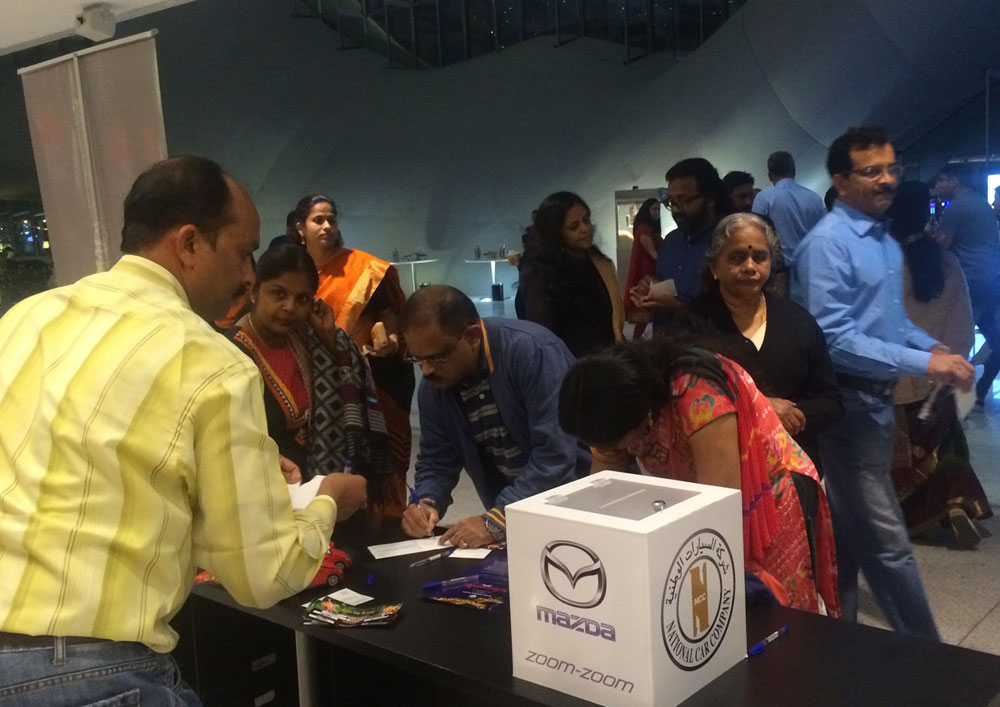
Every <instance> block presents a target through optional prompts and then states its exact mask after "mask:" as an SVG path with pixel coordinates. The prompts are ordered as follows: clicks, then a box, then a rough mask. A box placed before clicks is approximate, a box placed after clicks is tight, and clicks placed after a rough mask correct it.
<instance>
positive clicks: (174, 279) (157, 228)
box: [0, 157, 365, 706]
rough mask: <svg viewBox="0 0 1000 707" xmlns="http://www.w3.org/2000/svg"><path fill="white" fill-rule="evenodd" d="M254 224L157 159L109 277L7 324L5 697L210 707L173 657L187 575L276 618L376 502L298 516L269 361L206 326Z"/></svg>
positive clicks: (219, 176) (360, 498)
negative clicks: (270, 392) (268, 393)
mask: <svg viewBox="0 0 1000 707" xmlns="http://www.w3.org/2000/svg"><path fill="white" fill-rule="evenodd" d="M258 230H259V220H258V217H257V212H256V209H255V208H254V206H253V203H252V202H251V200H250V197H249V195H248V194H247V193H246V191H244V190H243V189H242V188H241V187H239V186H238V185H237V184H236V183H235V182H234V181H233V180H232V179H230V178H229V177H228V176H226V175H225V174H224V173H223V172H222V170H221V168H219V166H218V165H216V164H215V163H213V162H211V161H209V160H205V159H202V158H195V157H179V158H173V159H170V160H166V161H164V162H160V163H158V164H156V165H154V166H153V167H151V168H150V169H149V170H147V171H146V172H145V173H143V174H142V175H140V177H139V178H138V179H137V180H136V182H135V184H134V185H133V186H132V190H131V191H130V192H129V195H128V197H127V198H126V200H125V225H124V227H123V229H122V251H123V252H124V253H126V255H124V256H123V257H122V259H121V260H120V261H119V262H118V263H117V264H116V265H115V266H114V267H113V268H111V270H110V271H108V272H105V273H98V274H96V275H91V276H89V277H85V278H83V279H82V280H80V281H78V282H76V283H75V284H73V285H70V286H68V287H62V288H58V289H55V290H51V291H48V292H44V293H42V294H39V295H36V296H35V297H32V298H30V299H28V300H26V301H24V302H22V303H20V304H18V305H17V306H15V307H14V308H13V309H12V310H11V311H10V312H9V313H8V314H7V315H6V316H5V317H4V318H3V319H2V320H0V420H2V424H0V578H2V580H0V587H2V589H0V704H2V703H4V702H5V700H6V699H9V698H12V697H14V696H16V697H17V699H19V700H20V701H18V702H17V704H19V705H22V704H45V705H48V706H54V705H60V704H90V703H92V702H98V701H101V700H108V702H107V704H138V699H139V698H140V696H141V700H142V703H143V704H178V702H180V703H188V704H198V702H197V697H195V696H194V694H193V693H192V692H191V691H190V690H189V689H182V688H176V687H175V684H176V683H177V682H178V678H177V676H176V675H175V673H176V667H175V666H174V664H173V662H172V660H171V659H170V657H169V655H167V653H168V652H169V651H170V650H171V649H172V648H173V647H174V645H175V644H176V641H177V636H176V634H175V633H174V631H173V630H172V629H171V628H170V626H169V625H168V621H169V620H170V619H171V617H172V616H173V615H174V614H175V613H176V612H177V611H178V610H179V609H180V607H181V605H182V604H183V602H184V600H185V599H186V597H187V595H188V592H189V590H190V588H191V585H192V581H193V577H194V573H195V568H196V567H202V568H205V569H207V570H209V571H211V572H212V573H213V574H214V575H215V576H216V577H217V578H218V579H219V581H220V582H221V583H222V584H223V585H224V586H225V587H226V589H227V590H228V591H229V592H230V593H231V594H232V595H233V597H234V598H236V600H237V601H239V602H241V603H243V604H247V605H250V606H257V607H266V606H269V605H271V604H273V603H274V602H276V601H278V600H280V599H282V598H285V597H287V596H289V595H291V594H294V593H295V592H297V591H299V590H301V589H303V588H304V587H306V586H307V585H308V584H309V582H310V581H311V579H312V578H313V576H314V575H315V573H316V571H317V569H318V567H319V563H320V561H321V559H322V557H323V554H324V552H325V550H326V547H327V543H328V541H329V538H330V534H331V532H332V530H333V524H334V522H335V520H336V518H337V515H338V507H339V512H340V517H341V518H344V517H346V516H348V515H350V514H351V513H353V512H354V511H355V510H356V509H357V508H358V507H360V506H361V505H362V504H363V503H364V495H365V488H364V480H363V479H362V478H360V477H352V476H349V475H345V474H333V475H330V476H328V477H326V479H324V481H323V484H322V485H321V486H320V492H319V495H318V496H317V498H316V500H314V501H313V502H312V503H310V504H309V506H308V507H307V508H305V509H304V510H302V511H296V512H293V511H292V507H291V501H290V497H289V494H288V491H287V490H286V486H285V479H284V478H283V477H282V473H281V469H280V467H279V458H278V451H277V447H276V445H275V443H274V442H273V441H272V440H271V439H270V438H268V436H267V424H266V422H265V417H264V408H263V393H262V390H261V385H262V384H261V381H260V375H259V373H258V371H257V368H256V366H254V364H253V362H252V361H251V360H250V359H249V358H247V357H246V356H245V355H243V354H242V353H241V352H240V351H239V350H238V349H236V347H235V346H233V345H232V344H231V343H230V342H229V341H227V340H226V339H225V338H224V337H221V336H219V335H218V334H217V333H215V332H214V331H213V330H212V328H211V326H209V324H208V323H207V321H206V320H208V321H210V320H212V319H214V318H217V317H219V316H221V315H222V314H224V313H225V311H226V309H227V308H228V306H229V305H230V304H231V303H232V300H233V299H234V297H235V295H236V294H237V293H238V292H239V290H240V289H241V287H242V283H243V282H244V281H245V280H247V279H249V278H250V277H252V275H251V273H250V256H251V254H252V253H253V251H254V250H255V249H256V248H257V244H258ZM70 676H72V678H70ZM64 691H66V692H64ZM171 693H173V694H171ZM114 700H118V701H114ZM130 700H134V701H130ZM102 704H104V703H103V702H102Z"/></svg>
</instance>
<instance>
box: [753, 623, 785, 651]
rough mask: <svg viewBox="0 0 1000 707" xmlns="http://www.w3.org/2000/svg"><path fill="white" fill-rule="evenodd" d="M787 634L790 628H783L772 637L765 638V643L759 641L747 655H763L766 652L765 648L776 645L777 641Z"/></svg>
mask: <svg viewBox="0 0 1000 707" xmlns="http://www.w3.org/2000/svg"><path fill="white" fill-rule="evenodd" d="M786 633H788V626H782V627H781V628H779V629H778V630H777V631H775V632H774V633H772V634H771V635H770V636H768V637H767V638H765V639H764V640H763V641H758V642H757V643H755V644H753V645H752V646H751V647H750V650H748V651H747V654H748V655H760V654H761V653H763V652H764V649H765V648H767V647H768V646H769V645H771V644H772V643H774V642H775V641H777V640H778V639H779V638H781V637H782V636H784V635H785V634H786Z"/></svg>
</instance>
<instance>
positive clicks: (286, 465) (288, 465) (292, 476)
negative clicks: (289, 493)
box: [278, 454, 302, 484]
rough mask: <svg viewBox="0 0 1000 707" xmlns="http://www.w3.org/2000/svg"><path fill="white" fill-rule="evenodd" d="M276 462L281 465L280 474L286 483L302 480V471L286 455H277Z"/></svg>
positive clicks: (295, 482)
mask: <svg viewBox="0 0 1000 707" xmlns="http://www.w3.org/2000/svg"><path fill="white" fill-rule="evenodd" d="M278 464H279V465H281V475H282V476H284V477H285V483H286V484H297V483H299V482H300V481H302V472H300V471H299V465H298V464H296V463H295V462H293V461H292V460H291V459H289V458H288V457H283V456H281V455H280V454H279V455H278Z"/></svg>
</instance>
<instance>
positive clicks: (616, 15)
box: [294, 0, 746, 69]
mask: <svg viewBox="0 0 1000 707" xmlns="http://www.w3.org/2000/svg"><path fill="white" fill-rule="evenodd" d="M745 2H746V0H294V8H295V9H294V13H295V14H296V15H297V16H299V17H314V18H317V19H321V20H322V21H323V22H324V23H326V24H327V25H328V26H330V27H331V28H333V29H335V30H337V31H338V33H339V35H340V47H341V49H360V48H364V49H368V50H371V51H374V52H378V53H379V54H381V55H383V56H385V57H386V61H387V63H388V65H389V66H390V67H393V68H413V69H417V68H432V67H438V66H446V65H448V64H454V63H456V62H459V61H464V60H466V59H473V58H476V57H479V56H483V55H484V54H490V53H492V52H497V51H500V50H502V49H505V48H507V47H509V46H511V45H513V44H517V43H518V42H522V41H524V40H526V39H531V38H533V37H540V36H545V35H554V36H555V38H556V44H557V45H562V44H566V43H568V42H571V41H573V40H575V39H579V38H580V37H589V38H593V39H602V40H607V41H610V42H616V43H618V44H621V45H622V47H623V48H624V53H625V62H626V63H628V62H631V61H635V60H636V59H640V58H642V57H643V56H646V55H647V54H650V53H654V52H660V53H670V54H672V55H673V56H675V57H680V56H683V55H685V54H688V53H690V52H692V51H694V50H695V49H697V48H698V47H700V46H701V45H702V44H703V43H704V41H705V40H706V39H708V37H709V36H710V35H711V34H712V33H713V32H714V31H715V30H717V29H718V28H719V27H721V26H722V24H723V23H724V22H725V21H726V20H728V19H729V18H730V17H731V16H732V15H733V14H734V13H735V12H736V11H737V10H738V9H739V8H740V7H741V6H742V5H743V4H744V3H745Z"/></svg>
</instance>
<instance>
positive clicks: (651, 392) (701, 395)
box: [559, 337, 840, 616]
mask: <svg viewBox="0 0 1000 707" xmlns="http://www.w3.org/2000/svg"><path fill="white" fill-rule="evenodd" d="M609 411H613V413H614V414H609ZM559 422H560V424H561V425H562V427H563V429H565V430H566V431H567V432H569V433H570V434H572V435H575V436H576V437H577V438H579V439H580V440H581V441H583V442H585V443H587V444H589V445H590V446H591V449H592V451H593V455H594V469H595V470H599V469H602V468H604V469H615V468H617V469H622V470H624V469H625V468H626V467H627V463H628V462H629V461H630V459H634V460H635V462H637V463H638V465H639V466H640V468H641V470H642V471H644V472H645V473H648V474H652V475H654V476H664V477H668V478H671V479H677V480H679V481H693V482H696V483H702V484H712V485H716V486H728V487H730V488H735V489H740V491H741V495H742V501H743V559H744V565H745V567H746V569H747V570H748V571H749V572H751V573H753V574H754V575H755V576H757V577H758V578H759V579H760V580H761V581H763V582H764V584H766V585H767V586H768V587H770V588H771V589H772V591H774V593H775V596H776V597H778V599H779V600H781V601H782V603H785V604H787V605H790V606H792V607H795V608H797V609H805V610H807V611H814V612H825V613H827V614H829V615H830V616H840V602H839V599H838V597H837V562H836V553H835V549H834V543H833V525H832V524H831V522H830V512H829V508H828V507H827V503H826V496H825V495H824V494H823V491H822V489H821V488H820V486H819V475H818V474H817V473H816V467H815V466H813V463H812V461H811V460H810V459H809V457H808V456H806V455H805V453H803V451H802V449H801V448H799V445H798V444H796V443H795V440H793V439H792V437H791V435H789V434H788V433H787V432H786V431H785V428H784V427H783V426H782V425H781V421H780V420H779V419H778V416H777V415H776V414H775V412H774V409H773V408H772V407H771V404H770V403H769V402H768V401H767V398H766V397H764V395H763V394H762V393H761V392H760V391H759V390H757V386H756V385H754V382H753V380H752V379H751V378H750V376H749V375H747V373H746V371H744V370H743V369H742V368H740V367H739V366H738V365H737V364H735V363H733V362H732V361H730V360H729V359H727V358H723V357H722V356H717V355H715V354H711V353H709V352H708V351H705V350H702V349H698V348H694V347H692V346H690V345H687V344H684V343H681V342H678V341H675V340H672V339H668V338H665V337H664V338H656V339H654V340H652V341H636V342H629V343H627V344H620V345H618V346H616V347H614V348H612V349H606V350H604V351H601V352H598V353H596V354H591V355H590V356H587V357H585V358H582V359H580V360H579V361H578V362H577V363H576V365H575V366H574V367H573V368H572V369H570V371H569V373H567V374H566V378H565V379H564V380H563V384H562V390H561V392H560V396H559ZM793 475H801V476H803V477H804V478H805V479H807V480H808V481H809V482H810V484H811V485H812V486H813V487H814V491H815V493H816V494H817V498H816V501H817V506H818V522H817V524H816V528H815V543H814V544H811V543H810V541H809V535H808V532H807V529H806V519H805V513H804V508H803V504H802V500H801V499H800V497H799V492H798V488H797V484H796V483H795V479H793Z"/></svg>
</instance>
